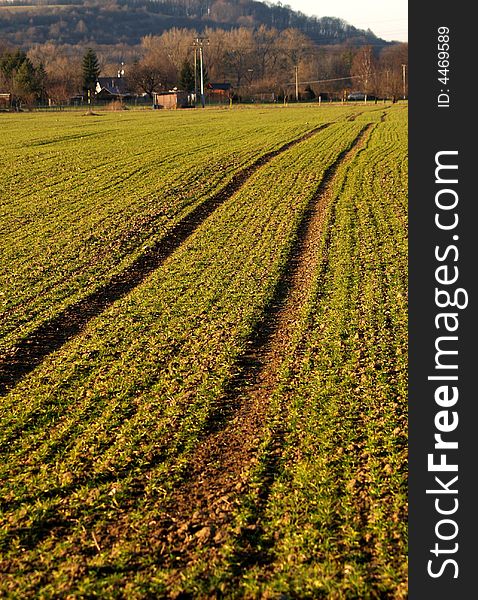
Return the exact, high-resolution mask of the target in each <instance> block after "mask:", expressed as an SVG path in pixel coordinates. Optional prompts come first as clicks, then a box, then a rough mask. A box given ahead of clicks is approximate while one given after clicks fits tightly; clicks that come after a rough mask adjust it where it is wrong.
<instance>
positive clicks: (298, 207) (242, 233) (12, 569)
mask: <svg viewBox="0 0 478 600" xmlns="http://www.w3.org/2000/svg"><path fill="white" fill-rule="evenodd" d="M0 122H1V124H2V133H3V134H4V135H3V140H2V146H3V147H4V149H5V150H4V152H2V155H1V158H0V160H1V162H2V177H1V180H0V198H1V204H2V210H1V212H2V215H1V228H2V241H1V252H2V267H1V269H2V271H3V272H2V275H1V278H2V293H3V296H2V301H3V309H2V315H3V316H2V330H1V333H2V351H1V358H0V374H1V375H2V376H3V386H4V387H3V393H2V397H1V399H0V448H1V453H2V459H3V460H2V462H1V465H0V472H1V473H0V481H1V484H0V490H1V491H0V502H1V505H0V506H1V513H0V524H1V527H0V549H1V557H2V558H1V561H0V570H1V572H2V577H1V579H0V596H1V595H2V594H3V595H4V596H10V597H18V598H34V597H45V598H48V597H70V598H76V597H78V598H82V597H104V598H121V597H127V598H161V597H165V598H169V597H172V598H174V597H178V598H179V597H182V598H186V597H191V598H196V597H198V598H203V597H226V598H241V597H244V598H279V597H283V598H288V597H290V598H295V597H301V598H302V597H303V598H307V597H310V598H379V597H380V598H405V597H406V590H407V581H406V567H407V565H406V554H407V548H406V541H407V540H406V523H407V515H406V502H407V490H406V366H407V365H406V351H407V348H406V339H407V337H406V335H407V334H406V332H407V312H406V298H407V295H406V294H407V281H406V273H407V244H406V242H407V240H406V237H407V228H406V219H407V158H406V152H407V114H406V110H405V107H404V106H403V105H402V106H401V105H393V106H391V105H373V104H371V105H368V106H366V105H365V106H364V105H356V106H345V107H343V106H335V107H329V108H323V107H320V108H319V107H317V106H302V107H294V106H289V107H287V108H282V107H270V108H263V107H254V108H249V109H238V110H232V111H227V110H226V111H225V110H207V111H202V112H201V111H197V112H196V111H187V112H179V111H178V112H174V113H161V114H154V113H134V112H126V113H121V114H107V115H103V116H99V117H97V118H96V117H88V118H85V117H82V116H81V115H60V114H48V115H45V114H43V115H42V114H31V115H13V116H12V115H4V116H2V115H0ZM3 282H5V283H4V284H3Z"/></svg>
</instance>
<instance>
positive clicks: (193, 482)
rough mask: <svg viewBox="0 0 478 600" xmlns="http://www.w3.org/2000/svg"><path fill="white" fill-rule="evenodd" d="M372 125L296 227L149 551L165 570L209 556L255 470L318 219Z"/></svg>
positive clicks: (304, 294)
mask: <svg viewBox="0 0 478 600" xmlns="http://www.w3.org/2000/svg"><path fill="white" fill-rule="evenodd" d="M372 127H373V125H371V124H369V125H366V126H364V128H363V129H362V130H361V132H360V134H359V135H358V136H357V138H356V139H355V140H354V142H353V144H352V146H351V147H350V148H349V149H348V150H346V151H344V152H343V153H342V154H341V155H340V157H339V159H338V160H337V161H336V162H335V163H334V164H333V165H332V166H331V167H329V169H328V170H327V171H326V173H325V176H324V179H323V181H322V183H321V184H320V186H319V188H318V190H317V192H316V194H315V196H314V197H313V198H312V200H311V201H310V203H309V206H308V208H307V210H306V213H305V215H304V217H303V220H302V222H301V224H300V226H299V230H298V233H297V240H296V244H295V247H294V250H293V252H292V253H291V256H290V257H289V260H288V263H287V266H286V268H285V270H284V275H283V277H282V279H281V281H280V282H279V285H278V287H277V292H276V296H275V298H274V300H273V302H272V303H271V306H270V307H269V310H268V311H267V312H266V315H265V317H264V320H263V321H262V322H261V323H260V327H258V329H257V332H256V335H255V336H254V338H253V340H252V342H251V349H250V351H249V352H248V353H247V355H246V356H244V357H243V359H242V361H241V365H240V374H239V375H238V377H237V378H236V379H235V381H234V383H233V385H231V388H230V391H229V393H228V394H227V395H226V397H225V399H224V401H223V404H222V405H221V406H220V407H218V408H217V410H216V413H215V415H213V417H212V419H211V422H210V426H209V430H208V432H207V434H206V437H205V438H204V439H203V441H202V442H201V443H200V444H199V446H198V448H197V450H196V452H195V454H194V456H193V458H192V460H191V463H190V465H189V467H188V475H187V481H186V482H185V483H184V484H182V486H181V487H179V488H178V489H177V491H176V493H175V494H174V495H173V497H172V498H171V500H170V502H169V503H168V506H167V507H166V509H165V514H164V518H163V520H162V522H161V524H160V525H161V526H160V528H159V529H157V531H156V534H157V539H156V542H155V541H153V545H154V546H156V545H157V546H159V547H162V551H161V555H162V556H163V557H164V562H165V563H166V564H167V565H169V566H173V565H174V566H175V567H179V568H180V567H181V565H184V564H187V563H188V562H189V560H190V559H191V558H192V557H193V556H194V553H195V551H196V550H197V548H198V547H200V546H203V545H206V544H207V546H208V547H209V548H211V551H213V550H214V548H215V547H217V546H219V545H220V544H221V541H222V540H223V539H224V535H225V531H226V528H227V525H228V524H230V522H231V517H232V514H233V510H232V508H233V507H234V503H235V498H237V497H238V495H239V494H240V492H241V490H242V489H243V487H244V486H245V485H246V480H247V475H248V473H249V471H250V468H251V466H252V465H253V464H254V461H255V456H256V454H257V449H258V446H259V443H260V438H261V432H262V431H263V427H264V424H265V418H266V414H267V406H268V402H269V399H270V397H271V395H272V393H273V392H274V390H275V389H276V387H277V384H278V379H279V369H280V365H281V363H282V361H283V359H284V357H285V356H286V354H287V350H288V348H289V346H290V345H291V344H292V342H293V335H294V329H295V324H296V321H297V320H298V318H299V314H300V311H301V309H302V308H303V306H304V303H305V302H306V301H307V299H308V296H309V293H310V288H311V284H312V279H313V277H314V274H315V272H316V269H317V266H318V263H319V260H320V258H321V256H319V246H320V240H321V238H322V236H323V235H324V231H323V223H324V214H325V210H326V208H327V206H328V204H329V203H330V202H331V201H332V200H333V184H334V177H335V175H336V173H337V170H338V168H339V167H340V166H341V165H342V164H344V163H346V162H348V161H349V160H351V158H352V157H353V156H354V155H355V154H356V153H357V152H358V151H359V150H360V148H362V147H363V146H364V145H365V143H366V140H367V139H368V134H369V132H370V130H371V128H372ZM279 437H280V436H279ZM273 445H274V447H273V448H271V452H270V454H271V456H272V457H273V458H272V459H271V464H270V465H268V467H269V468H268V472H269V471H270V473H269V476H268V479H269V481H268V482H266V483H265V485H264V488H263V489H261V490H260V497H261V498H262V499H263V501H264V502H265V500H266V499H267V496H268V493H269V489H270V487H271V485H272V483H273V479H274V471H275V470H277V467H278V460H279V457H280V453H281V440H280V439H276V440H274V441H273ZM248 555H249V557H248V562H249V563H250V561H251V560H253V557H252V554H251V552H250V549H249V550H248ZM171 560H172V561H173V562H172V563H171ZM239 562H240V561H239Z"/></svg>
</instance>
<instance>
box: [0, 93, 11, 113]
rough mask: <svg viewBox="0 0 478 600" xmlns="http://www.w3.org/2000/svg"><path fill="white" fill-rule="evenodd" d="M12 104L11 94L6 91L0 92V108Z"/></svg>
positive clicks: (8, 106)
mask: <svg viewBox="0 0 478 600" xmlns="http://www.w3.org/2000/svg"><path fill="white" fill-rule="evenodd" d="M11 105H12V95H11V94H8V93H7V92H0V109H1V108H10V106H11Z"/></svg>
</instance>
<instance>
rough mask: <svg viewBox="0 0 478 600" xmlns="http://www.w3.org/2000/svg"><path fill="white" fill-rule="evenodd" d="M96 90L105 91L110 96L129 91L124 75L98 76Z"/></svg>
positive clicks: (124, 93)
mask: <svg viewBox="0 0 478 600" xmlns="http://www.w3.org/2000/svg"><path fill="white" fill-rule="evenodd" d="M96 92H97V93H100V92H107V93H109V94H111V95H112V96H124V95H126V94H129V93H130V91H129V90H128V88H127V82H126V80H125V78H124V77H98V79H97V81H96Z"/></svg>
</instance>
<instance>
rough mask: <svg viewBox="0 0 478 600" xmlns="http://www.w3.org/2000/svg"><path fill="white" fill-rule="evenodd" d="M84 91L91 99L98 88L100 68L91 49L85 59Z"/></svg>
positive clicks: (83, 65) (83, 66)
mask: <svg viewBox="0 0 478 600" xmlns="http://www.w3.org/2000/svg"><path fill="white" fill-rule="evenodd" d="M82 68H83V90H84V91H85V92H86V93H87V94H88V92H89V95H90V97H91V96H92V95H93V93H94V91H95V87H96V80H97V79H98V75H99V74H100V67H99V65H98V58H97V56H96V54H95V52H94V50H92V49H91V48H88V50H87V52H86V54H85V55H84V57H83V64H82Z"/></svg>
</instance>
